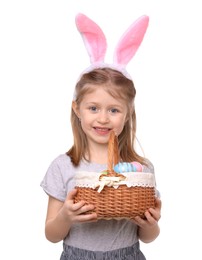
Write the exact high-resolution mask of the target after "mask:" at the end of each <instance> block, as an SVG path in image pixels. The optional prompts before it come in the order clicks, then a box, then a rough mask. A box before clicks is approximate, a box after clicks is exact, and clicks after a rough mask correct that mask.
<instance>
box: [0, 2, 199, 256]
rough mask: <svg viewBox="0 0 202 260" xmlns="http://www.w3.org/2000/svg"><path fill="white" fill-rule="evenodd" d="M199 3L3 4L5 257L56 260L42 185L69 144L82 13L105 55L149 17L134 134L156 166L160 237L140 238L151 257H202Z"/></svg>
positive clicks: (138, 59) (1, 226)
mask: <svg viewBox="0 0 202 260" xmlns="http://www.w3.org/2000/svg"><path fill="white" fill-rule="evenodd" d="M200 6H201V5H200V1H199V0H198V1H197V0H192V1H191V0H190V1H187V0H181V1H180V0H178V1H176V0H170V1H165V0H154V1H151V0H148V1H146V0H141V1H140V0H139V1H137V0H124V1H109V0H102V1H93V0H86V1H85V0H75V1H67V0H66V1H64V0H57V1H56V0H55V1H53V0H35V1H31V0H30V1H28V0H24V1H23V0H18V1H14V0H3V1H1V2H0V123H1V126H0V174H1V175H0V176H1V180H0V200H1V203H0V206H1V213H0V239H1V249H0V259H22V260H25V259H30V260H31V259H33V260H34V259H49V260H56V259H59V256H60V253H61V251H62V243H58V244H52V243H50V242H48V241H47V240H46V239H45V236H44V222H45V215H46V206H47V196H46V194H45V193H44V191H43V190H42V188H41V187H40V182H41V180H42V178H43V176H44V174H45V172H46V170H47V168H48V166H49V164H50V163H51V161H52V160H53V159H54V158H55V157H56V156H58V155H59V154H60V153H64V152H66V151H67V150H68V148H69V147H70V145H71V144H72V133H71V126H70V120H69V117H70V105H71V99H72V93H73V89H74V85H75V82H76V80H77V77H78V76H79V73H80V72H81V71H82V70H83V69H85V68H86V67H87V66H88V65H89V59H88V56H87V53H86V50H85V49H84V46H83V42H82V40H81V37H80V35H79V33H78V32H77V30H76V26H75V23H74V18H75V15H76V14H77V13H78V12H83V13H84V14H86V15H88V16H89V17H91V18H92V19H93V20H94V21H96V22H97V23H98V24H99V25H100V26H101V28H102V29H103V31H104V32H105V34H106V35H107V39H108V44H109V48H108V54H107V61H108V62H111V60H112V56H113V49H114V47H115V45H116V43H117V41H118V39H119V37H120V36H121V35H122V33H123V32H124V30H125V29H126V28H127V27H128V26H129V25H130V24H131V23H132V22H133V21H134V20H135V19H136V18H138V17H139V16H141V15H142V14H147V15H149V16H150V25H149V28H148V31H147V33H146V36H145V38H144V41H143V43H142V46H141V47H140V49H139V50H138V53H137V54H136V56H135V57H134V58H133V60H132V61H131V62H130V64H129V65H128V71H129V73H130V74H131V75H132V76H133V78H134V82H135V85H136V89H137V98H136V110H137V120H138V125H137V127H138V131H137V136H138V139H139V140H140V142H141V145H142V146H143V149H144V152H145V154H146V156H147V157H148V158H149V159H150V160H151V161H152V162H153V164H154V165H155V170H156V178H157V184H158V189H159V190H160V191H161V196H162V202H163V207H162V218H161V220H160V223H159V224H160V226H161V235H160V236H159V237H158V239H157V240H156V241H154V242H153V243H151V244H146V245H145V244H141V248H142V251H143V252H144V253H145V255H146V256H147V259H148V260H158V259H159V260H160V259H164V260H168V259H202V253H201V239H200V237H199V238H198V235H199V236H201V232H202V228H201V218H202V215H201V210H200V208H201V198H202V196H201V191H200V189H201V184H200V178H201V175H202V172H201V145H202V140H201V131H202V127H201V109H202V103H201V88H202V79H201V77H202V74H201V67H202V62H201V60H202V51H201V46H202V37H201V35H202V33H201V24H202V16H201V11H200V10H201V8H200Z"/></svg>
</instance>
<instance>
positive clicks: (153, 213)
mask: <svg viewBox="0 0 202 260" xmlns="http://www.w3.org/2000/svg"><path fill="white" fill-rule="evenodd" d="M148 213H149V214H150V215H151V216H152V217H153V218H154V219H155V220H156V221H159V219H160V218H161V214H160V211H159V210H156V209H153V208H150V209H149V212H148Z"/></svg>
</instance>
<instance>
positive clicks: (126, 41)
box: [76, 13, 149, 79]
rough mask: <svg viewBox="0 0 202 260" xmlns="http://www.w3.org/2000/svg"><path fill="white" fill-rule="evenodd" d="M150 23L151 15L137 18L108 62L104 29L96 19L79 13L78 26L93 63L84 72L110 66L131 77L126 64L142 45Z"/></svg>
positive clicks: (77, 17)
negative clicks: (106, 59) (111, 60)
mask: <svg viewBox="0 0 202 260" xmlns="http://www.w3.org/2000/svg"><path fill="white" fill-rule="evenodd" d="M148 23H149V17H148V16H146V15H143V16H141V17H140V18H139V19H137V20H136V21H135V22H134V23H133V24H132V25H131V26H130V27H129V28H128V29H127V30H126V32H125V33H124V34H123V36H122V37H121V39H120V40H119V42H118V44H117V46H116V48H115V51H114V58H113V63H112V64H107V63H105V62H104V59H105V54H106V50H107V41H106V37H105V35H104V33H103V31H102V30H101V28H100V27H99V26H98V25H97V24H96V23H95V22H94V21H92V20H91V19H90V18H88V17H87V16H86V15H84V14H81V13H79V14H78V15H77V16H76V26H77V29H78V31H79V32H80V33H81V36H82V38H83V41H84V45H85V47H86V50H87V52H88V55H89V57H90V63H91V66H90V67H88V68H87V69H86V70H85V71H83V73H82V74H84V73H86V72H90V71H91V70H93V69H96V68H104V67H109V68H112V69H115V70H118V71H120V72H122V74H123V75H124V76H126V77H127V78H129V79H131V77H130V75H129V74H128V73H127V71H126V66H127V64H128V63H129V61H130V60H131V59H132V58H133V56H134V55H135V54H136V52H137V50H138V48H139V46H140V45H141V43H142V40H143V38H144V35H145V32H146V30H147V27H148Z"/></svg>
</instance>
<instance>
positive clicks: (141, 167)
mask: <svg viewBox="0 0 202 260" xmlns="http://www.w3.org/2000/svg"><path fill="white" fill-rule="evenodd" d="M131 164H133V166H135V167H136V171H137V172H142V170H143V166H142V164H141V163H139V162H131Z"/></svg>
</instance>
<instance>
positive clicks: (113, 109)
mask: <svg viewBox="0 0 202 260" xmlns="http://www.w3.org/2000/svg"><path fill="white" fill-rule="evenodd" d="M109 111H110V112H111V113H113V114H115V113H117V112H119V111H118V109H116V108H112V109H110V110H109Z"/></svg>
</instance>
